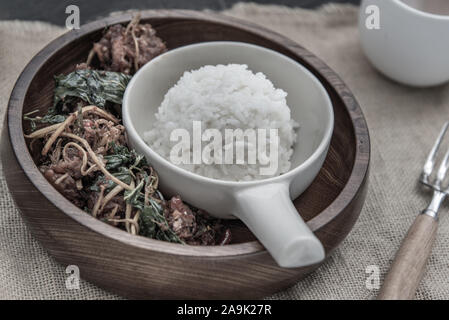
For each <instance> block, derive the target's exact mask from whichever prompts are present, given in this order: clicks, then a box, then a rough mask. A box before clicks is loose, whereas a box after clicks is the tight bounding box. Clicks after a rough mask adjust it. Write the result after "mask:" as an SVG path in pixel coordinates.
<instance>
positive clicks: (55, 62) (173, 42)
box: [22, 18, 356, 243]
mask: <svg viewBox="0 0 449 320" xmlns="http://www.w3.org/2000/svg"><path fill="white" fill-rule="evenodd" d="M145 22H148V23H151V24H152V25H153V27H154V28H155V29H156V30H157V33H158V36H159V37H161V38H162V39H163V40H164V41H166V44H167V47H168V48H169V49H173V48H176V47H179V46H183V45H187V44H192V43H198V42H204V41H223V40H227V41H242V42H248V43H253V44H256V45H260V46H263V47H267V48H270V49H273V50H277V51H279V52H281V53H283V54H285V55H287V56H289V57H291V58H293V59H295V60H297V61H298V62H300V63H302V64H303V65H304V66H305V67H307V68H308V69H309V70H310V71H311V72H313V73H314V74H315V75H316V76H317V77H318V78H320V80H321V81H322V82H323V84H324V85H325V87H326V89H327V90H328V92H329V95H330V97H331V99H332V101H333V103H334V113H335V127H334V134H333V137H332V141H331V146H330V149H329V153H328V156H327V158H326V161H325V163H324V166H323V168H322V169H321V171H320V173H319V174H318V176H317V178H316V179H315V181H314V182H313V183H312V185H311V186H310V187H309V188H308V189H307V190H306V191H305V192H304V193H303V194H302V195H301V196H300V197H298V198H297V199H295V201H294V204H295V206H296V208H297V209H298V211H299V212H300V213H301V216H302V217H303V218H304V219H305V220H306V221H308V220H310V219H312V218H314V217H316V216H317V215H319V214H320V212H322V211H323V210H324V209H325V208H327V207H328V206H329V205H330V204H331V203H332V202H333V201H334V200H335V199H336V198H337V196H338V195H339V194H340V192H341V191H342V189H343V188H344V186H345V185H346V183H347V181H348V179H349V177H350V175H351V171H352V167H353V165H354V161H355V152H356V139H355V133H354V128H353V124H352V122H351V118H350V116H349V114H348V112H347V110H346V109H345V107H344V104H343V103H341V99H340V97H339V96H338V95H337V93H336V92H335V90H334V89H333V88H332V87H331V86H330V85H329V83H328V82H327V81H326V80H325V79H323V78H322V77H321V75H320V74H319V73H318V72H316V70H315V69H314V68H311V67H310V66H309V65H308V64H307V63H306V62H305V61H304V60H302V59H301V58H299V57H298V56H297V55H295V54H294V53H292V52H290V51H289V50H288V49H286V48H285V47H282V46H280V45H279V44H277V43H275V42H273V41H271V40H269V39H266V38H264V37H261V36H259V35H255V34H252V33H249V32H247V31H244V30H242V29H239V28H234V27H232V26H229V25H224V24H220V23H217V22H212V21H210V22H208V21H204V20H202V21H199V20H195V19H189V18H163V19H162V18H153V19H149V20H145ZM102 32H103V30H102V29H101V30H98V31H95V32H92V33H90V34H87V35H85V36H83V37H80V38H78V39H76V40H75V41H72V42H70V43H68V44H67V45H66V46H64V48H63V49H61V50H59V51H57V52H56V53H55V54H54V55H53V56H51V58H50V59H49V60H47V62H46V63H45V64H44V65H43V67H42V68H41V69H40V70H39V71H38V72H37V73H36V75H35V77H34V78H33V81H32V82H31V86H30V88H29V90H28V91H27V95H26V97H25V102H24V108H23V113H24V114H25V113H27V112H30V111H33V110H36V109H39V111H40V112H39V113H40V114H45V113H46V111H47V109H48V108H50V107H51V106H52V103H53V89H54V80H53V76H54V75H58V74H66V73H69V72H71V71H73V70H74V67H75V65H76V64H78V63H81V62H85V60H86V58H87V55H88V53H89V51H90V49H91V47H92V44H93V42H95V41H98V40H99V39H100V38H101V36H102ZM22 125H23V129H24V131H25V132H29V130H30V125H29V123H28V121H23V122H22ZM28 143H29V141H28ZM28 148H30V146H29V145H28ZM29 150H30V149H29ZM55 192H56V191H55ZM181 196H182V195H181ZM226 223H227V224H228V225H229V226H230V227H231V229H232V233H233V241H232V243H244V242H248V241H254V240H255V237H254V236H253V235H252V234H251V232H250V231H249V230H248V229H247V228H246V227H245V226H244V225H243V224H242V223H241V222H240V221H237V220H235V221H227V222H226Z"/></svg>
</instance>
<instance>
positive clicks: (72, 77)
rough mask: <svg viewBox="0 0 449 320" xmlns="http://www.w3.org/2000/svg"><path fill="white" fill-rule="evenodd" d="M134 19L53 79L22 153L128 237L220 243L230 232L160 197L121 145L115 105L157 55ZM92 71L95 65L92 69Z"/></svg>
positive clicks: (152, 176) (159, 47) (152, 37)
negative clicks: (48, 103)
mask: <svg viewBox="0 0 449 320" xmlns="http://www.w3.org/2000/svg"><path fill="white" fill-rule="evenodd" d="M166 50H167V48H166V47H165V44H164V42H163V41H162V40H161V39H160V38H158V37H157V36H156V32H155V30H154V29H153V28H152V27H151V25H149V24H140V23H139V18H138V17H136V18H135V19H133V20H132V21H131V22H130V23H129V24H128V25H127V26H122V25H114V26H111V27H110V28H108V29H107V30H106V31H105V33H104V36H103V37H102V38H101V39H100V41H98V42H97V43H94V44H93V48H92V50H91V51H90V53H89V55H88V57H87V60H86V62H85V63H82V64H80V65H78V66H76V68H75V71H73V72H71V73H69V74H66V75H56V76H55V90H54V103H53V106H52V107H51V108H49V109H48V112H47V113H46V114H45V115H39V114H40V111H39V110H34V111H32V112H29V113H27V114H26V115H25V116H24V120H26V121H29V122H30V132H29V133H28V134H26V135H25V137H26V138H27V139H29V147H30V151H31V153H32V155H33V157H34V159H35V161H36V163H37V164H38V166H39V169H40V171H41V172H42V174H43V175H44V176H45V178H46V179H47V180H48V181H49V182H50V183H51V184H52V185H53V186H54V187H55V189H56V190H58V191H59V192H60V193H61V194H63V195H64V196H65V197H66V198H67V199H68V200H70V201H71V202H72V203H73V204H75V205H76V206H77V207H79V208H81V209H83V210H84V211H86V212H87V213H89V214H91V215H92V216H93V217H95V218H97V219H100V220H102V221H104V222H106V223H109V224H111V225H114V226H117V227H119V228H122V229H123V230H126V231H127V232H129V233H131V234H135V235H142V236H145V237H149V238H153V239H158V240H163V241H169V242H174V243H183V244H190V245H224V244H227V243H229V242H230V239H231V233H230V230H229V229H227V228H225V227H224V226H223V224H222V222H221V221H220V220H217V219H213V218H211V217H210V216H209V215H208V214H207V213H206V212H204V211H202V210H200V209H197V208H193V207H191V206H189V205H187V204H186V203H184V202H183V201H182V200H181V197H180V196H175V197H172V198H171V199H165V198H164V196H163V195H162V193H161V192H160V191H159V189H158V185H159V178H158V175H157V173H156V172H155V170H154V169H153V168H152V167H151V164H149V163H147V161H146V159H145V158H144V157H143V156H142V155H140V154H138V153H137V152H136V151H134V150H132V149H131V148H129V147H128V142H127V136H126V130H125V128H124V126H123V125H122V124H121V119H120V117H121V103H122V98H123V93H124V91H125V89H126V86H127V84H128V82H129V80H130V79H131V76H132V74H133V73H135V72H136V71H137V70H138V69H139V68H140V67H142V66H143V65H144V64H145V63H147V62H148V61H150V60H151V59H152V58H154V57H155V56H157V55H159V54H161V53H163V52H165V51H166ZM94 66H98V67H97V68H94Z"/></svg>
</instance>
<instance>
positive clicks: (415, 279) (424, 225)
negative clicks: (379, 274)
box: [377, 214, 438, 300]
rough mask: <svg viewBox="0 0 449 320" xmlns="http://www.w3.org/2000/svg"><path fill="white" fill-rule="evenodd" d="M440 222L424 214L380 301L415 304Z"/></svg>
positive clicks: (407, 239) (408, 238)
mask: <svg viewBox="0 0 449 320" xmlns="http://www.w3.org/2000/svg"><path fill="white" fill-rule="evenodd" d="M437 228H438V222H437V220H436V219H435V218H433V217H431V216H428V215H426V214H420V215H419V216H418V217H417V218H416V219H415V222H414V223H413V225H412V226H411V227H410V229H409V231H408V233H407V236H406V237H405V239H404V241H403V242H402V245H401V247H400V248H399V251H398V252H397V253H396V257H395V259H394V262H393V265H392V266H391V269H390V271H389V272H388V275H387V277H386V278H385V281H384V284H383V286H382V288H381V290H380V293H379V295H378V297H377V299H379V300H411V299H413V298H414V296H415V292H416V289H417V288H418V285H419V283H420V281H421V278H422V276H423V274H424V271H425V268H426V264H427V260H428V258H429V256H430V253H431V251H432V246H433V243H434V242H435V237H436V234H437Z"/></svg>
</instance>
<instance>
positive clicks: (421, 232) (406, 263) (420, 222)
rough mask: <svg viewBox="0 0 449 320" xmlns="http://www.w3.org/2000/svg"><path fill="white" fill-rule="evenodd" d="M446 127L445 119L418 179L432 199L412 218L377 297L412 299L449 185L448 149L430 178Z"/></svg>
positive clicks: (423, 269)
mask: <svg viewBox="0 0 449 320" xmlns="http://www.w3.org/2000/svg"><path fill="white" fill-rule="evenodd" d="M448 128H449V122H446V123H445V124H444V126H443V128H442V129H441V132H440V135H439V136H438V138H437V140H436V141H435V144H434V145H433V147H432V150H431V151H430V154H429V155H428V157H427V161H426V163H425V164H424V168H423V171H422V173H421V176H420V179H419V182H420V183H421V184H423V185H424V186H426V187H429V188H431V189H433V197H432V201H431V202H430V204H429V205H428V206H427V208H426V209H424V210H423V211H422V212H421V214H420V215H419V216H418V217H417V218H416V219H415V221H414V223H413V225H412V226H411V227H410V229H409V231H408V233H407V235H406V237H405V239H404V240H403V242H402V245H401V247H400V248H399V251H398V252H397V253H396V257H395V259H394V262H393V264H392V266H391V268H390V271H389V272H388V275H387V276H386V278H385V281H384V283H383V286H382V288H381V290H380V293H379V295H378V299H380V300H397V299H401V300H404V299H413V298H414V296H415V293H416V289H417V288H418V286H419V283H420V282H421V279H422V276H423V274H424V272H425V268H426V264H427V260H428V259H429V256H430V253H431V251H432V246H433V243H434V242H435V238H436V234H437V228H438V210H439V209H440V206H441V204H442V203H443V201H444V199H445V198H446V196H447V195H448V192H449V188H448V187H447V186H446V187H444V186H443V181H444V178H445V177H446V173H447V171H448V169H449V150H448V151H447V152H446V154H445V155H444V158H443V160H442V162H441V165H440V167H439V169H438V171H437V172H436V177H435V178H434V179H432V172H433V171H434V167H435V162H436V156H437V153H438V150H439V149H440V146H441V142H442V141H443V139H444V137H445V135H446V132H447V131H448Z"/></svg>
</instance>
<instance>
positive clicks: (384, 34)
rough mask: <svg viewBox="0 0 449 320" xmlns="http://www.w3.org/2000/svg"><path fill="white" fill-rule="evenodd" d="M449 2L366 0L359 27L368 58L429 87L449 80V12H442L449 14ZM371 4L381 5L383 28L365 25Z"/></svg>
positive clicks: (390, 72) (401, 78)
mask: <svg viewBox="0 0 449 320" xmlns="http://www.w3.org/2000/svg"><path fill="white" fill-rule="evenodd" d="M448 2H449V1H447V0H407V1H401V0H387V1H386V0H363V1H362V4H361V6H360V16H359V30H360V39H361V43H362V47H363V50H364V52H365V54H366V56H367V57H368V59H369V60H370V61H371V62H372V64H373V65H374V66H375V67H376V68H377V69H378V70H379V71H380V72H382V73H383V74H385V75H386V76H388V77H390V78H391V79H393V80H396V81H398V82H400V83H403V84H407V85H411V86H419V87H426V86H434V85H438V84H442V83H444V82H447V81H449V40H448V39H449V15H443V14H449V13H448V11H447V10H448ZM406 3H408V4H406ZM410 4H412V5H413V7H412V6H411V5H410ZM372 5H375V6H377V7H378V8H379V13H380V15H379V16H380V29H368V28H366V24H365V22H366V18H367V17H368V14H367V13H366V8H367V7H368V6H372ZM417 8H420V9H422V10H431V11H430V12H438V11H440V10H441V13H442V14H434V13H429V12H426V11H422V10H418V9H417ZM438 9H440V10H438Z"/></svg>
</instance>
